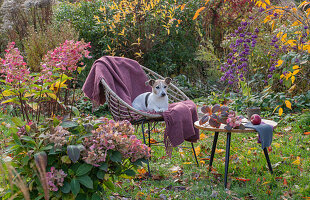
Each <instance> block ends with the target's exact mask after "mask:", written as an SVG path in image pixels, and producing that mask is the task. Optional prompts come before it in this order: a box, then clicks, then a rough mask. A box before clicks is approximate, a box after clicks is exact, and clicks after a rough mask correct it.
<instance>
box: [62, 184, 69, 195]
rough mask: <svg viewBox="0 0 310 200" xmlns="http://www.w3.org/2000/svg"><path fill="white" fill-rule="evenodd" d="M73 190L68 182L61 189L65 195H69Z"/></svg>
mask: <svg viewBox="0 0 310 200" xmlns="http://www.w3.org/2000/svg"><path fill="white" fill-rule="evenodd" d="M70 190H71V186H70V184H69V183H68V182H64V185H63V186H62V188H61V191H62V192H63V193H65V194H67V193H69V192H70Z"/></svg>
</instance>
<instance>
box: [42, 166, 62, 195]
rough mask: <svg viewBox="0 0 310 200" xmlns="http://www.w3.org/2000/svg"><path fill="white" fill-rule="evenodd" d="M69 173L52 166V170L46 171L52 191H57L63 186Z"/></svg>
mask: <svg viewBox="0 0 310 200" xmlns="http://www.w3.org/2000/svg"><path fill="white" fill-rule="evenodd" d="M66 176H67V174H66V173H65V172H64V171H63V170H62V169H60V170H57V169H55V167H51V171H50V172H47V173H46V179H47V185H48V187H49V190H50V191H54V192H57V191H58V187H62V186H63V182H64V179H65V177H66Z"/></svg>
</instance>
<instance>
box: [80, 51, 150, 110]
mask: <svg viewBox="0 0 310 200" xmlns="http://www.w3.org/2000/svg"><path fill="white" fill-rule="evenodd" d="M102 79H104V80H105V82H106V83H107V84H108V85H109V86H110V88H111V89H112V90H113V91H114V92H115V93H116V94H117V95H118V96H119V97H120V98H121V99H122V100H124V101H125V102H126V103H128V104H129V105H131V103H132V101H133V100H134V99H135V98H136V97H137V96H138V95H139V94H141V93H144V92H150V91H152V88H151V87H150V86H149V85H145V82H146V81H147V80H148V78H147V76H146V74H145V72H144V70H143V69H142V67H141V66H140V64H139V63H138V62H137V61H134V60H131V59H128V58H122V57H112V56H104V57H101V58H100V59H98V60H96V61H95V62H94V64H93V66H92V68H91V70H90V72H89V74H88V76H87V79H86V81H85V83H84V85H83V88H82V90H83V92H84V94H85V95H86V96H87V97H88V98H90V99H91V100H92V101H93V103H94V104H95V106H98V105H100V104H104V103H105V96H104V91H103V88H102V87H100V81H101V80H102Z"/></svg>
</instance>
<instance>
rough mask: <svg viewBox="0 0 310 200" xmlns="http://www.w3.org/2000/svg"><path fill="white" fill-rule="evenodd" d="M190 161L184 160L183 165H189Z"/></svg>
mask: <svg viewBox="0 0 310 200" xmlns="http://www.w3.org/2000/svg"><path fill="white" fill-rule="evenodd" d="M190 164H192V162H184V163H183V165H190Z"/></svg>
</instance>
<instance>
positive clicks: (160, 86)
mask: <svg viewBox="0 0 310 200" xmlns="http://www.w3.org/2000/svg"><path fill="white" fill-rule="evenodd" d="M170 82H171V78H165V80H153V79H151V80H149V81H147V82H146V84H149V85H150V86H152V92H145V93H143V94H140V95H139V96H137V97H136V98H135V99H134V101H133V102H132V106H133V107H134V108H135V109H137V110H142V111H149V112H152V111H155V112H164V111H166V110H168V95H167V89H168V86H169V84H170Z"/></svg>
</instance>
